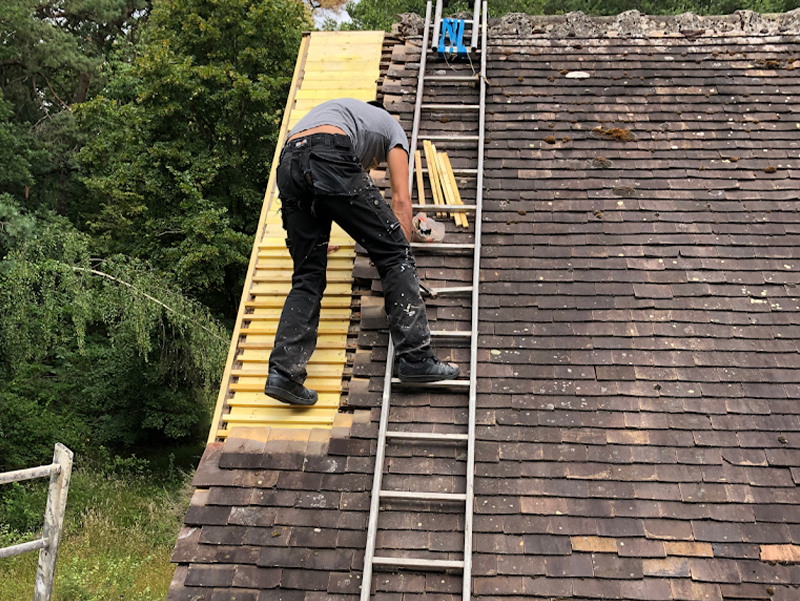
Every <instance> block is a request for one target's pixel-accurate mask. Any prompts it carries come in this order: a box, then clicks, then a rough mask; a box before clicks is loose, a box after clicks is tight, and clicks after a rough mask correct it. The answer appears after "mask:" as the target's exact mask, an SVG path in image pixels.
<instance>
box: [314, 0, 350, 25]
mask: <svg viewBox="0 0 800 601" xmlns="http://www.w3.org/2000/svg"><path fill="white" fill-rule="evenodd" d="M352 2H353V3H354V4H358V2H359V0H352ZM328 17H330V18H331V19H333V20H334V21H336V22H337V23H349V22H350V21H352V19H351V18H350V15H348V14H347V11H346V10H345V8H344V6H342V7H341V8H338V9H326V8H320V9H317V10H316V11H315V13H314V22H315V23H316V24H317V27H321V26H322V23H323V22H324V21H325V19H326V18H328Z"/></svg>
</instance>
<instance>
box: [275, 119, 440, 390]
mask: <svg viewBox="0 0 800 601" xmlns="http://www.w3.org/2000/svg"><path fill="white" fill-rule="evenodd" d="M277 175H278V177H277V180H278V188H279V190H280V196H281V204H282V217H283V227H284V229H285V230H286V233H287V238H286V246H287V247H288V248H289V253H290V254H291V256H292V262H293V264H294V273H293V275H292V289H291V291H290V292H289V296H288V297H287V298H286V303H285V304H284V306H283V312H282V314H281V320H280V324H279V325H278V330H277V332H276V334H275V346H274V348H273V350H272V354H271V355H270V358H269V368H270V371H272V370H277V371H278V372H280V373H281V374H282V375H284V376H286V377H288V378H290V379H292V380H294V381H295V382H298V383H300V384H302V383H303V382H304V381H305V379H306V364H307V363H308V360H309V358H310V357H311V354H312V353H313V352H314V348H315V346H316V343H317V329H318V326H319V312H320V303H321V300H322V293H323V292H324V291H325V286H326V284H327V281H326V278H325V269H326V266H327V263H328V254H327V250H328V243H329V240H330V233H331V222H335V223H337V224H339V225H340V226H341V227H342V229H344V230H345V231H346V232H347V233H348V234H350V236H352V238H353V239H354V240H355V241H356V242H358V243H359V244H361V246H363V247H364V248H365V249H366V250H367V252H368V253H369V256H370V259H372V262H373V263H374V264H375V267H376V268H377V269H378V273H379V274H380V277H381V283H382V284H383V293H384V296H385V306H386V314H387V316H388V318H389V329H390V331H391V333H392V339H393V340H394V343H395V348H396V352H397V355H398V356H399V357H405V358H406V359H407V360H410V361H418V360H420V359H424V358H426V357H431V356H433V352H432V351H431V348H430V329H429V327H428V318H427V316H426V315H425V305H424V303H423V301H422V298H421V297H420V292H419V279H418V277H417V269H416V265H415V263H414V257H413V256H412V254H411V246H410V245H409V243H408V241H407V240H406V238H405V236H404V235H403V231H402V229H401V228H400V223H399V222H398V221H397V218H396V217H395V215H394V213H393V212H392V210H391V208H390V207H389V206H388V205H387V204H386V202H385V201H384V200H383V197H382V196H381V193H380V191H379V190H378V188H377V187H376V186H375V184H374V183H373V182H372V179H371V178H370V177H369V175H368V174H367V172H366V171H365V170H364V168H363V167H362V166H361V164H360V163H359V161H358V159H357V158H356V156H355V154H354V152H353V148H352V145H351V143H350V138H348V137H347V136H343V135H339V134H324V133H317V134H311V135H309V136H306V137H302V138H297V139H294V140H291V141H289V142H288V143H287V144H286V146H285V147H284V149H283V152H282V153H281V158H280V164H279V165H278V174H277Z"/></svg>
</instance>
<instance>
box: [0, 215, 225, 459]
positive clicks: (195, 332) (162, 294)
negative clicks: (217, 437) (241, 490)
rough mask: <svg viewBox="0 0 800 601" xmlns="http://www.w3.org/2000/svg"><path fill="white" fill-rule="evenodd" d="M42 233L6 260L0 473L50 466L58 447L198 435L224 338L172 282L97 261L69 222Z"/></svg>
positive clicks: (1, 291) (142, 269) (0, 292)
mask: <svg viewBox="0 0 800 601" xmlns="http://www.w3.org/2000/svg"><path fill="white" fill-rule="evenodd" d="M2 206H3V205H0V207H2ZM5 206H6V211H5V212H6V213H7V214H12V215H13V214H14V208H13V207H9V206H8V203H6V205H5ZM16 216H17V219H23V217H22V216H21V215H20V214H19V213H16ZM12 226H14V227H15V229H16V231H22V230H24V226H16V224H14V223H13V220H12ZM35 231H36V234H35V235H30V236H28V237H26V238H25V239H23V240H21V241H18V242H17V244H15V247H14V250H12V251H11V252H10V253H8V254H7V255H6V257H5V258H4V259H3V260H2V261H0V366H2V378H1V381H0V471H2V470H3V469H9V468H13V467H21V466H23V465H31V464H34V463H36V462H38V461H42V460H43V459H45V458H47V457H48V456H49V454H50V453H51V452H52V446H53V443H54V442H55V440H60V441H61V442H64V443H65V444H67V445H68V446H70V447H71V448H73V450H78V451H81V450H86V449H87V448H93V447H96V446H97V445H100V444H106V445H109V444H111V445H115V446H125V445H128V446H129V445H133V444H137V443H142V442H144V441H147V440H148V439H149V438H152V437H156V438H162V439H163V438H167V439H170V438H171V439H180V438H184V437H187V436H190V435H192V434H195V435H197V434H198V431H199V432H200V433H201V432H202V430H204V429H205V427H206V426H207V420H208V414H209V408H210V402H211V398H212V394H213V392H212V389H213V386H214V384H215V380H216V378H217V377H218V375H219V373H220V370H221V366H222V364H223V362H224V356H225V351H226V350H227V349H226V347H227V335H226V333H225V331H224V330H223V329H222V328H221V327H220V326H218V325H216V324H215V322H214V320H213V319H212V318H211V317H210V315H209V314H208V311H207V310H206V309H205V308H203V307H202V306H201V305H199V304H198V303H196V302H193V301H191V300H189V299H187V298H186V297H185V296H183V295H182V294H181V293H180V291H179V290H178V289H177V288H176V287H175V285H174V283H173V282H172V278H171V277H169V276H166V275H164V274H163V273H158V272H156V271H153V270H152V269H150V268H149V267H148V266H147V265H146V264H145V263H142V262H141V261H138V260H135V259H131V258H128V257H125V256H121V255H118V256H109V257H107V258H104V259H93V258H92V257H91V254H90V252H89V248H90V240H89V237H88V236H86V235H85V234H82V233H80V232H78V231H77V230H75V228H74V227H73V226H72V225H71V224H70V223H69V222H68V221H66V220H65V219H63V218H57V217H51V218H50V219H39V220H37V221H36V223H35Z"/></svg>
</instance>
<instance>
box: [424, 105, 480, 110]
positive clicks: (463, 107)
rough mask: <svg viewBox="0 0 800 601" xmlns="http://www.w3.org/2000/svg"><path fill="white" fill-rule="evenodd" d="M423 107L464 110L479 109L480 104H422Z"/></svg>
mask: <svg viewBox="0 0 800 601" xmlns="http://www.w3.org/2000/svg"><path fill="white" fill-rule="evenodd" d="M421 107H422V108H424V109H430V110H454V111H456V110H459V109H461V110H465V111H479V110H481V105H480V104H423V105H421Z"/></svg>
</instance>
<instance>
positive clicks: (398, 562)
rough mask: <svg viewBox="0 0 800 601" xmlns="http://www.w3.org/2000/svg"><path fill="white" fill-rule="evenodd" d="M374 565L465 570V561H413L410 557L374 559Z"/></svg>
mask: <svg viewBox="0 0 800 601" xmlns="http://www.w3.org/2000/svg"><path fill="white" fill-rule="evenodd" d="M372 565H374V566H381V567H391V568H418V569H421V570H463V569H464V560H463V559H454V560H451V559H411V558H408V557H373V558H372Z"/></svg>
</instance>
